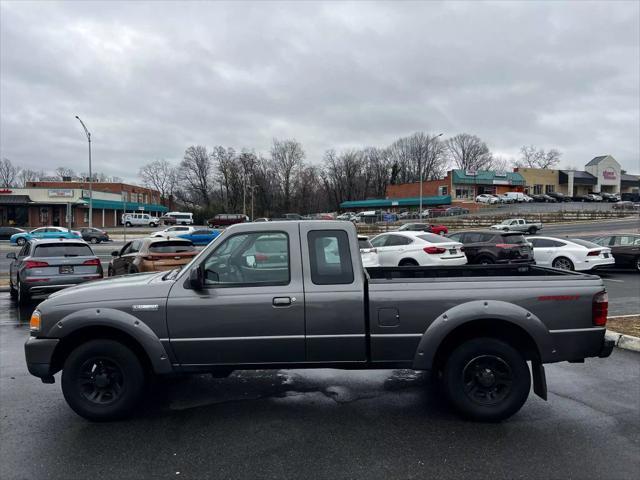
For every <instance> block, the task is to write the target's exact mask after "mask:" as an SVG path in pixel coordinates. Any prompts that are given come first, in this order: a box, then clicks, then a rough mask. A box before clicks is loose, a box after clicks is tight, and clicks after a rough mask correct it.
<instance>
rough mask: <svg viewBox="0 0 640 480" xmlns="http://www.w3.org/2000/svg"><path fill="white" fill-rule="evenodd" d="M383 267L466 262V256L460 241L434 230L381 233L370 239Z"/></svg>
mask: <svg viewBox="0 0 640 480" xmlns="http://www.w3.org/2000/svg"><path fill="white" fill-rule="evenodd" d="M371 245H373V246H374V247H375V248H376V250H377V251H378V259H379V261H380V266H382V267H395V266H401V267H403V266H417V265H420V266H438V267H442V266H445V265H465V264H466V263H467V257H466V255H465V254H464V251H463V246H462V244H461V243H460V242H455V241H453V240H450V239H448V238H446V237H442V236H440V235H436V234H434V233H425V232H408V231H404V232H398V231H396V232H391V233H381V234H380V235H377V236H376V237H375V238H373V239H372V240H371Z"/></svg>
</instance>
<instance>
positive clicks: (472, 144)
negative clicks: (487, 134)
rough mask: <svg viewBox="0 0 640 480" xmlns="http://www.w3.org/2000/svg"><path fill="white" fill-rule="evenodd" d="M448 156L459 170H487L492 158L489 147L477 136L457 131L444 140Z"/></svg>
mask: <svg viewBox="0 0 640 480" xmlns="http://www.w3.org/2000/svg"><path fill="white" fill-rule="evenodd" d="M445 145H446V147H447V151H448V153H449V157H450V158H451V160H452V162H453V164H454V165H455V166H456V167H457V168H459V169H461V170H487V169H489V168H491V163H492V158H491V152H490V151H489V147H487V144H486V143H484V142H483V141H482V140H481V139H480V138H479V137H477V136H475V135H470V134H468V133H459V134H458V135H456V136H454V137H451V138H449V139H447V140H446V141H445Z"/></svg>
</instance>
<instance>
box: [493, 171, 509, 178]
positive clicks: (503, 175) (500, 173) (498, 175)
mask: <svg viewBox="0 0 640 480" xmlns="http://www.w3.org/2000/svg"><path fill="white" fill-rule="evenodd" d="M494 175H495V176H496V177H506V176H507V172H505V171H497V172H496V173H495V174H494Z"/></svg>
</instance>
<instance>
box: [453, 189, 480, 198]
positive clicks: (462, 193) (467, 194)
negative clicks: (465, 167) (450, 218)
mask: <svg viewBox="0 0 640 480" xmlns="http://www.w3.org/2000/svg"><path fill="white" fill-rule="evenodd" d="M474 196H475V195H474V194H473V189H471V188H468V187H456V198H473V197H474Z"/></svg>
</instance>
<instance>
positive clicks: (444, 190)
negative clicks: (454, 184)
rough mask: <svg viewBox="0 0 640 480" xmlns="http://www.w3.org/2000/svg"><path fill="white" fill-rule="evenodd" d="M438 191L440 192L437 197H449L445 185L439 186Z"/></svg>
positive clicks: (447, 188)
mask: <svg viewBox="0 0 640 480" xmlns="http://www.w3.org/2000/svg"><path fill="white" fill-rule="evenodd" d="M438 190H439V191H440V193H439V195H449V187H447V186H446V185H441V186H440V187H438Z"/></svg>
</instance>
